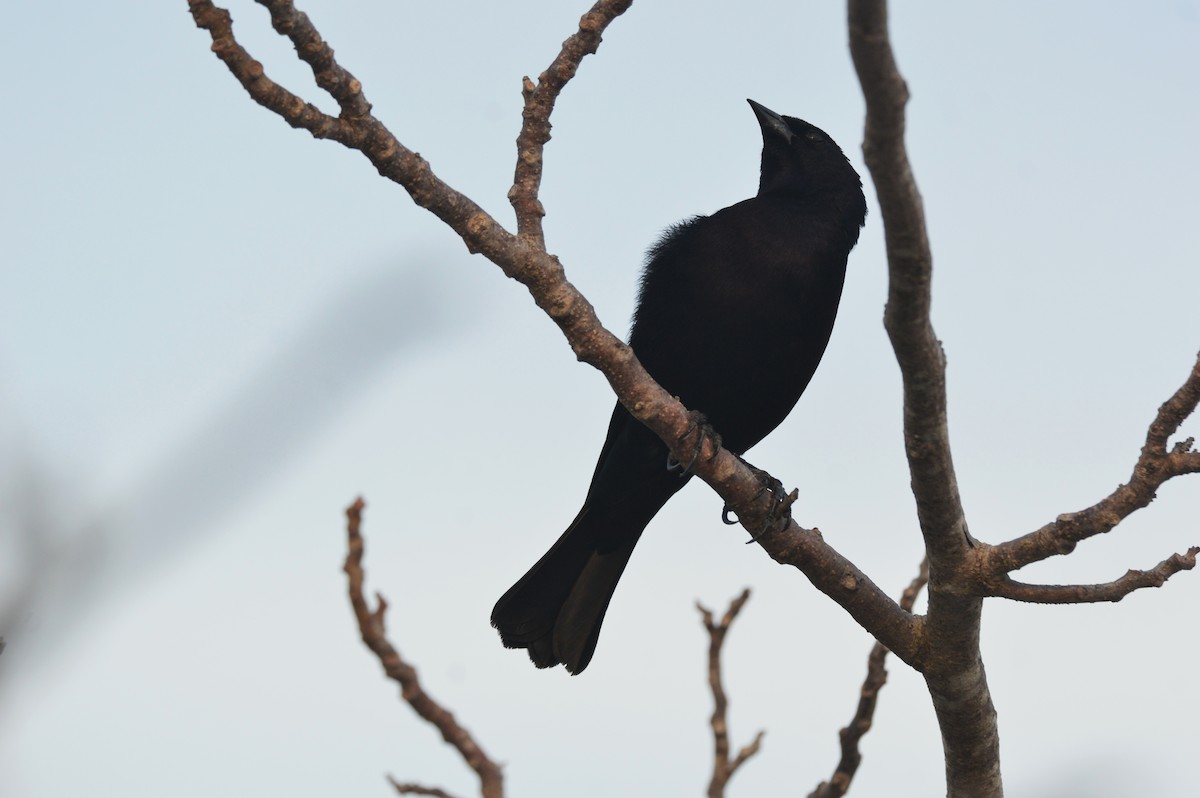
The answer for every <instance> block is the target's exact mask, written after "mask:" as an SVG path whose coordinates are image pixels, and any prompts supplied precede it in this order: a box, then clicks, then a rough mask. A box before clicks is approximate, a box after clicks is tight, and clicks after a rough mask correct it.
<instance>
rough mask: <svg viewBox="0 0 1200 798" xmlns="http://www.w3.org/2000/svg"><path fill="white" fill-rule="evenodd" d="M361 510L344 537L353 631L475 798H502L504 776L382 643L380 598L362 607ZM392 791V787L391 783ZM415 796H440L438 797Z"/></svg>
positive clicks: (357, 504)
mask: <svg viewBox="0 0 1200 798" xmlns="http://www.w3.org/2000/svg"><path fill="white" fill-rule="evenodd" d="M365 506H366V504H365V503H364V502H363V500H362V499H361V498H359V499H356V500H355V501H354V503H353V504H351V505H350V506H349V507H347V508H346V536H347V538H348V541H349V551H348V553H347V554H346V563H345V565H344V566H343V569H342V570H344V571H345V572H346V576H347V577H348V578H349V580H348V581H349V593H350V605H351V606H352V607H353V608H354V617H355V618H356V619H357V620H358V630H359V633H360V634H361V635H362V641H363V642H364V643H366V645H367V648H369V649H371V651H373V652H374V653H375V656H376V657H378V658H379V662H380V664H381V665H383V672H384V673H385V674H387V677H388V678H389V679H391V680H393V681H395V682H396V683H397V684H399V685H400V695H401V697H403V698H404V700H405V701H407V702H408V704H409V706H411V707H412V708H413V710H415V711H416V713H417V714H418V715H420V716H421V718H422V719H424V720H425V721H427V722H428V723H430V724H431V725H433V726H434V727H435V728H436V729H437V730H438V731H439V732H441V734H442V739H443V740H445V741H446V742H448V743H450V745H452V746H454V748H455V750H457V751H458V753H459V755H460V756H462V758H463V760H464V761H465V762H466V763H467V765H468V766H469V767H470V768H471V769H472V770H474V771H475V773H476V774H477V775H478V776H479V785H480V793H481V794H482V795H483V798H504V774H503V772H502V771H501V770H500V766H499V765H497V764H496V763H495V762H493V761H492V760H491V759H490V758H489V757H488V755H487V754H486V753H484V751H483V749H482V748H480V746H479V744H478V743H477V742H475V738H474V737H472V736H471V733H470V732H468V731H467V730H466V729H464V728H463V727H462V726H460V725H459V724H458V721H457V720H455V719H454V715H453V714H451V713H450V711H449V710H447V709H445V708H444V707H443V706H442V705H441V704H439V703H438V702H437V701H435V700H434V699H433V698H432V697H431V696H430V695H429V694H428V693H426V692H425V690H424V689H423V688H422V687H421V682H420V680H419V679H418V678H417V671H416V668H414V667H413V666H412V665H410V664H408V663H407V662H405V661H404V659H403V658H402V657H401V656H400V652H398V651H396V649H395V648H394V647H393V646H392V644H391V643H390V642H388V639H387V630H386V628H385V625H384V614H385V613H386V612H387V606H388V605H387V601H386V600H384V598H383V596H381V595H379V594H376V601H377V602H378V606H377V607H376V609H375V610H374V611H372V610H371V608H370V607H369V606H368V605H367V600H366V597H365V596H364V595H363V582H364V580H365V578H366V576H365V574H364V572H363V568H362V559H363V548H364V547H363V539H362V533H361V529H362V511H363V508H364V507H365ZM389 780H390V777H389ZM393 785H395V782H394V781H393ZM410 786H411V785H410ZM423 789H424V788H423ZM410 792H411V790H410ZM421 794H425V795H437V794H440V795H444V793H440V792H437V793H421Z"/></svg>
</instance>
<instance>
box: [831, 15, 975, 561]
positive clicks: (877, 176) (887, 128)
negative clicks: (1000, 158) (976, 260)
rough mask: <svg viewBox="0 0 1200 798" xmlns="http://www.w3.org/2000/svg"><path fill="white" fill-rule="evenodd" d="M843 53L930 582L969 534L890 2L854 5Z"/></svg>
mask: <svg viewBox="0 0 1200 798" xmlns="http://www.w3.org/2000/svg"><path fill="white" fill-rule="evenodd" d="M849 12H850V53H851V55H852V56H853V58H854V67H855V69H856V70H857V72H858V79H859V82H860V83H861V84H862V89H863V96H864V97H865V99H866V101H867V120H866V130H865V132H864V134H863V158H864V159H865V160H866V162H867V168H868V169H870V171H871V179H872V180H873V181H874V183H875V192H876V195H877V196H878V198H879V205H880V210H881V211H882V214H883V224H884V235H885V238H886V243H887V256H888V301H887V309H886V310H885V312H884V326H885V327H886V328H887V332H888V337H889V338H890V339H891V342H892V348H893V350H895V353H896V360H897V361H898V362H899V364H900V372H901V375H902V377H903V380H904V447H905V452H906V454H907V455H908V467H909V471H910V473H911V475H912V488H913V495H914V497H915V498H916V500H917V514H918V516H919V517H920V521H921V531H922V533H923V534H924V535H925V540H926V548H927V549H928V551H929V556H930V563H931V565H932V566H933V573H934V578H935V579H937V577H938V573H939V571H941V570H945V569H944V568H943V567H942V566H943V565H945V566H947V567H952V566H953V565H954V564H955V563H957V562H959V561H960V560H961V559H962V557H963V556H964V555H965V553H966V550H967V541H968V535H967V531H966V522H965V520H964V518H963V510H962V501H961V500H960V498H959V495H958V482H957V479H956V477H955V475H954V463H953V459H952V457H951V453H950V433H949V430H948V428H947V425H946V358H945V354H944V353H943V352H942V345H941V342H940V341H939V340H938V338H937V335H936V334H935V333H934V331H933V325H932V324H931V323H930V317H929V311H930V306H931V304H932V298H931V290H930V287H931V283H932V278H933V255H932V254H931V252H930V248H929V237H928V234H927V233H926V229H925V208H924V205H923V203H922V201H921V194H920V192H919V191H918V190H917V183H916V179H915V178H914V177H913V173H912V167H911V165H910V164H909V162H908V153H907V151H906V149H905V146H904V127H905V115H904V107H905V105H906V104H907V103H908V86H907V85H906V84H905V82H904V78H903V77H901V75H900V70H899V68H898V67H897V66H896V60H895V56H894V55H893V53H892V47H891V43H890V41H889V39H888V29H887V3H886V2H883V0H851V2H850V5H849Z"/></svg>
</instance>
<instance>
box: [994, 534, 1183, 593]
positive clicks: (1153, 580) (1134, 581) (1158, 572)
mask: <svg viewBox="0 0 1200 798" xmlns="http://www.w3.org/2000/svg"><path fill="white" fill-rule="evenodd" d="M1197 554H1200V547H1197V546H1192V547H1191V548H1190V549H1188V550H1187V551H1186V552H1184V553H1183V554H1172V555H1171V556H1170V557H1168V558H1167V559H1165V560H1163V561H1162V562H1160V563H1159V564H1158V565H1156V566H1155V567H1154V568H1151V569H1150V570H1148V571H1135V570H1132V569H1130V570H1129V571H1126V572H1125V575H1124V576H1122V577H1121V578H1119V579H1114V580H1113V581H1111V582H1104V583H1102V584H1097V585H1031V584H1027V583H1025V582H1018V581H1016V580H1014V579H1005V580H1001V581H999V582H995V583H993V584H992V585H991V588H990V590H991V595H993V596H1001V597H1003V598H1007V599H1013V600H1014V601H1028V602H1030V603H1033V604H1094V603H1097V602H1102V601H1114V602H1115V601H1120V600H1121V599H1123V598H1125V597H1126V596H1128V595H1129V594H1130V593H1132V592H1133V591H1135V590H1141V589H1142V588H1147V587H1162V586H1163V584H1165V583H1166V581H1167V580H1168V579H1170V578H1171V577H1172V576H1174V575H1175V574H1177V573H1179V572H1180V571H1190V570H1192V569H1193V568H1195V567H1196V555H1197Z"/></svg>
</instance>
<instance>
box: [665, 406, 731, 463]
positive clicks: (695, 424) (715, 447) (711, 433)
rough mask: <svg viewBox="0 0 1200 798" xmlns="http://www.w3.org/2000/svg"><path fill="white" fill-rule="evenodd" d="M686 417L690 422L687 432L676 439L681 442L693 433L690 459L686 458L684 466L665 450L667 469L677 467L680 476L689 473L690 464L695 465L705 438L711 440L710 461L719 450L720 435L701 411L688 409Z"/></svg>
mask: <svg viewBox="0 0 1200 798" xmlns="http://www.w3.org/2000/svg"><path fill="white" fill-rule="evenodd" d="M688 418H689V419H690V420H691V422H692V423H691V425H690V426H689V427H688V428H687V432H685V433H683V434H682V435H680V436H679V438H678V440H679V441H680V443H682V442H683V441H684V440H686V439H687V438H688V436H690V435H693V434H694V435H695V436H696V445H695V446H693V447H692V459H691V460H688V464H687V465H686V466H685V465H682V464H681V463H680V462H679V461H678V460H676V459H675V458H673V457H672V456H671V453H670V452H667V470H668V471H675V470H676V469H679V476H680V477H686V476H690V475H691V473H692V466H694V465H696V460H697V458H699V457H700V451H701V450H702V449H703V448H704V441H705V439H711V440H712V454H711V455H709V457H708V459H709V460H710V461H711V460H712V459H713V458H714V457H716V456H717V452H719V451H720V450H721V436H720V435H718V434H717V431H716V430H714V429H713V428H712V427H711V426H710V425H709V423H708V419H706V418H705V417H704V414H703V413H701V412H699V411H697V410H689V411H688Z"/></svg>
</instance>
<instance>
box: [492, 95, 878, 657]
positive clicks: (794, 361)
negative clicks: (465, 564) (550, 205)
mask: <svg viewBox="0 0 1200 798" xmlns="http://www.w3.org/2000/svg"><path fill="white" fill-rule="evenodd" d="M749 103H750V107H751V108H753V109H754V114H755V116H756V117H758V124H759V127H760V128H761V129H762V136H763V150H762V169H761V172H760V177H759V184H758V194H757V195H755V196H754V197H752V198H750V199H748V200H744V201H742V202H739V203H737V204H736V205H731V206H729V207H728V208H725V209H724V210H720V211H717V212H716V213H714V214H713V215H711V216H696V217H694V218H692V219H688V220H687V221H684V222H680V223H679V224H677V225H675V226H674V227H672V228H670V229H669V230H667V231H666V233H665V234H664V235H663V236H662V238H661V239H660V240H659V241H658V243H657V244H655V245H654V246H653V247H652V248H651V249H650V252H649V256H648V260H647V263H646V269H645V272H644V274H643V276H642V286H641V293H640V296H639V299H638V305H637V311H636V312H635V314H634V321H633V329H632V331H631V332H630V336H629V344H630V346H631V347H632V348H633V351H634V353H635V354H636V355H637V357H638V359H639V360H640V361H641V363H642V365H643V366H645V367H646V370H647V371H648V372H649V373H650V375H651V376H652V377H654V379H655V380H656V381H657V382H658V383H659V384H660V385H662V387H663V388H665V389H666V390H667V391H668V392H669V393H671V394H673V395H675V396H678V397H679V399H680V400H681V401H682V402H683V404H684V405H685V406H686V407H688V408H689V409H692V410H696V411H699V412H701V413H703V414H704V416H705V417H706V418H707V420H708V423H709V424H711V426H712V428H713V429H715V430H716V432H717V433H718V434H719V435H720V438H721V442H722V445H723V446H724V447H725V448H727V449H729V450H730V451H731V452H734V453H735V454H738V455H741V454H742V453H743V452H745V451H746V450H747V449H749V448H750V447H751V446H753V445H754V444H756V443H758V442H759V441H760V440H762V439H763V438H764V437H765V436H766V435H767V434H768V433H769V432H770V431H771V430H773V429H775V427H777V426H778V425H779V423H780V422H781V421H783V419H784V417H786V416H787V414H788V412H789V411H791V409H792V407H793V406H795V404H796V401H797V400H798V399H799V398H800V395H801V394H802V393H803V392H804V389H805V388H806V387H807V386H808V383H809V380H811V379H812V376H813V373H814V372H815V371H816V369H817V364H818V363H820V361H821V356H822V355H823V354H824V352H825V346H826V344H827V343H828V342H829V336H830V333H831V332H832V330H833V321H834V317H835V316H836V315H837V309H838V302H839V300H840V298H841V294H842V283H843V281H844V278H845V275H846V259H847V257H848V256H849V254H850V250H851V249H853V248H854V245H855V243H857V241H858V234H859V230H860V228H861V227H862V225H863V222H864V220H865V219H866V213H867V205H866V199H865V198H864V197H863V192H862V181H861V179H860V178H859V176H858V173H857V172H855V171H854V168H853V167H852V166H851V165H850V162H849V161H848V160H847V159H846V156H845V155H844V154H843V153H842V151H841V149H840V148H839V147H838V145H837V144H836V143H834V141H833V139H831V138H830V137H829V136H828V135H827V134H826V133H825V132H824V131H822V130H819V129H818V128H816V127H814V126H812V125H810V124H808V123H807V122H804V121H802V120H800V119H795V118H793V117H790V116H780V115H778V114H776V113H774V112H773V111H770V110H768V109H767V108H765V107H763V106H762V105H759V104H758V103H756V102H754V101H753V100H750V101H749ZM690 476H691V475H690V474H689V473H687V469H684V468H681V467H680V466H679V465H678V464H676V463H672V462H671V460H670V455H669V451H668V449H667V446H666V444H664V443H663V442H662V441H661V440H659V438H658V437H657V436H656V435H655V434H654V433H653V432H651V431H650V430H649V429H647V428H646V427H645V426H643V425H642V424H641V423H640V422H639V421H637V420H636V419H635V418H634V417H633V416H631V415H630V414H629V412H628V411H626V410H625V408H624V407H622V406H621V405H620V404H617V407H616V409H615V410H614V411H613V415H612V420H611V421H610V422H609V425H608V437H607V438H606V439H605V441H604V447H603V448H602V449H601V450H600V459H599V462H597V463H596V471H595V473H594V474H593V475H592V484H591V487H590V488H589V489H588V494H587V499H586V500H585V501H584V504H583V508H582V509H581V510H580V511H579V514H578V515H577V516H575V520H574V521H572V522H571V525H570V526H569V527H567V531H566V532H564V533H563V534H562V536H561V537H560V538H559V539H558V542H556V543H555V544H554V545H553V546H552V547H551V548H550V550H549V551H548V552H546V554H545V555H544V556H543V557H542V558H541V559H540V560H538V562H537V564H535V565H534V566H533V567H532V568H530V569H529V572H528V573H526V574H525V575H524V576H523V577H521V579H520V580H518V581H517V583H516V584H515V585H513V586H512V587H511V588H510V589H509V590H508V592H507V593H505V594H504V595H503V596H502V597H501V598H500V600H499V601H498V602H496V607H495V609H494V610H492V625H493V626H495V627H496V629H497V630H498V631H499V632H500V638H501V640H502V641H503V642H504V645H505V646H507V647H509V648H524V649H528V651H529V657H530V659H532V660H533V663H534V664H535V665H536V666H537V667H539V668H548V667H551V666H553V665H559V664H562V665H564V666H566V669H567V670H568V671H570V672H571V673H580V672H581V671H583V669H584V668H586V667H587V665H588V663H589V662H590V661H591V659H592V654H593V653H594V652H595V650H596V641H597V639H598V638H599V635H600V625H601V623H602V622H603V620H604V614H605V612H606V611H607V610H608V604H609V601H610V600H611V599H612V595H613V591H614V590H616V587H617V581H618V580H619V579H620V578H621V574H622V573H623V572H624V570H625V565H626V564H627V563H628V562H629V557H630V555H631V554H633V549H634V546H636V545H637V542H638V538H639V537H641V534H642V530H644V529H645V528H646V525H647V524H649V523H650V519H652V518H653V517H654V516H655V514H656V513H658V511H659V510H660V509H662V507H663V505H664V504H666V503H667V500H668V499H670V498H671V496H673V495H674V494H675V493H676V492H677V491H678V490H679V489H680V488H682V487H683V486H684V484H685V483H686V482H687V481H688V479H689V478H690Z"/></svg>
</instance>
